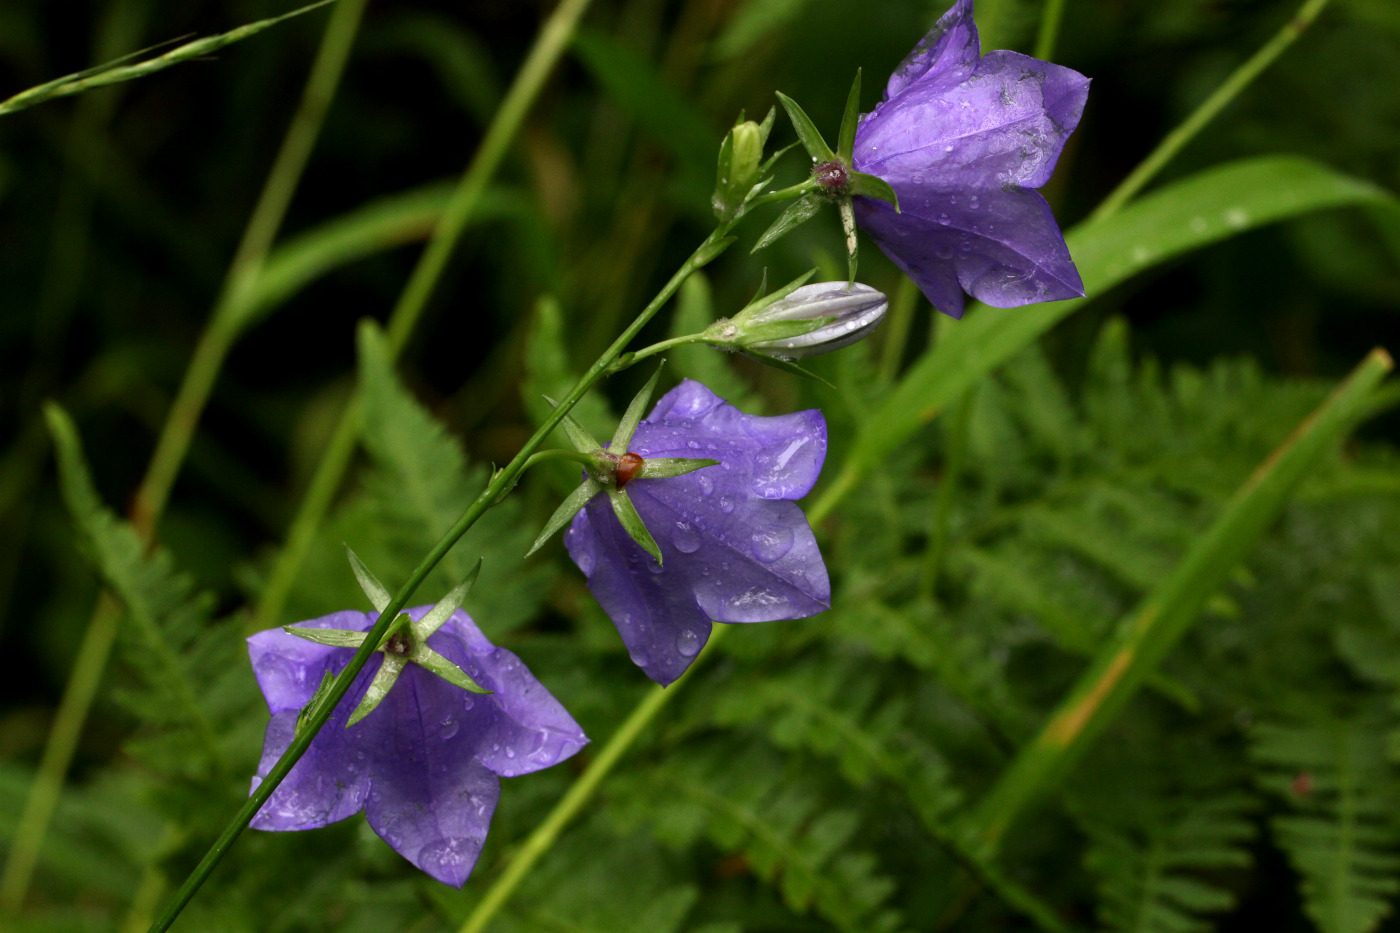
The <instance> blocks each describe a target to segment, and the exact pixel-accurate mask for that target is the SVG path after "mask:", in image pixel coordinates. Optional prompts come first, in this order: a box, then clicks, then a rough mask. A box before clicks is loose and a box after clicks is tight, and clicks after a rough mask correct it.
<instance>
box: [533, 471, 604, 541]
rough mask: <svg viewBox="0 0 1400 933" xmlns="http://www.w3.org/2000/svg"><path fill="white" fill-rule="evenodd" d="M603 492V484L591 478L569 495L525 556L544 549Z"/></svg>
mask: <svg viewBox="0 0 1400 933" xmlns="http://www.w3.org/2000/svg"><path fill="white" fill-rule="evenodd" d="M602 491H603V484H602V483H600V482H598V481H597V480H595V479H593V478H592V477H591V476H590V477H589V478H588V479H586V480H584V481H583V485H581V486H579V487H578V488H577V489H575V490H574V491H573V492H571V493H569V496H568V498H567V499H565V500H564V501H563V502H561V503H559V508H557V509H555V510H554V514H553V515H551V516H549V521H547V522H545V523H544V530H543V531H541V532H540V534H539V537H537V538H535V543H534V544H532V545H530V550H528V551H526V552H525V556H526V557H529V556H530V555H531V554H533V553H535V552H536V551H538V550H539V549H540V548H541V547H543V546H544V543H545V542H546V541H548V540H549V539H550V538H552V537H554V534H555V532H557V531H559V530H560V529H561V528H563V527H564V526H565V525H567V524H568V523H569V522H571V521H573V520H574V516H575V515H577V514H578V511H579V509H581V508H583V507H584V506H585V505H587V504H588V503H589V501H590V500H591V499H592V498H593V497H594V496H596V495H597V494H598V493H600V492H602Z"/></svg>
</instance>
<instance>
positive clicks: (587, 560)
mask: <svg viewBox="0 0 1400 933" xmlns="http://www.w3.org/2000/svg"><path fill="white" fill-rule="evenodd" d="M574 563H575V564H578V569H579V571H580V572H581V573H582V574H583V575H584V576H585V577H586V576H588V575H589V574H590V573H592V572H593V554H592V553H591V552H589V551H580V552H579V553H578V556H577V557H575V558H574Z"/></svg>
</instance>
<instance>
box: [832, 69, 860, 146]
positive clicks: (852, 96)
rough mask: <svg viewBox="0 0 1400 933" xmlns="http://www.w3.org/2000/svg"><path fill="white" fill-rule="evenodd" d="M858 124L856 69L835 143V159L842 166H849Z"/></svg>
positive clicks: (858, 76)
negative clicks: (838, 137)
mask: <svg viewBox="0 0 1400 933" xmlns="http://www.w3.org/2000/svg"><path fill="white" fill-rule="evenodd" d="M859 122H860V69H859V68H857V69H856V79H855V80H854V81H852V82H851V91H850V93H849V94H847V95H846V112H845V113H844V114H842V116H841V136H840V139H838V140H837V143H836V158H837V160H839V161H840V162H841V164H842V165H847V166H849V165H850V164H851V161H852V156H853V155H854V154H855V151H856V124H858V123H859Z"/></svg>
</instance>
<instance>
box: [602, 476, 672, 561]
mask: <svg viewBox="0 0 1400 933" xmlns="http://www.w3.org/2000/svg"><path fill="white" fill-rule="evenodd" d="M608 501H610V502H611V503H612V507H613V514H614V515H616V516H617V520H618V521H619V522H621V523H622V530H623V531H625V532H627V534H628V535H629V536H630V537H631V538H632V540H633V541H636V542H637V543H638V544H640V545H641V546H642V549H643V550H644V551H646V552H647V553H648V554H650V555H651V556H652V557H653V558H654V559H655V560H656V562H657V563H658V564H659V563H661V548H659V547H657V546H656V539H655V538H653V537H652V536H651V532H650V531H647V526H646V524H645V523H644V522H643V521H642V517H641V516H640V515H638V514H637V507H636V506H634V505H633V504H632V500H631V499H630V498H628V496H627V491H626V490H624V489H609V490H608Z"/></svg>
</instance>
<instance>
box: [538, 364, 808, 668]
mask: <svg viewBox="0 0 1400 933" xmlns="http://www.w3.org/2000/svg"><path fill="white" fill-rule="evenodd" d="M629 450H630V451H631V452H633V453H636V454H639V455H640V456H641V457H643V458H651V457H688V458H696V457H708V458H713V459H715V460H718V461H720V462H719V464H718V465H716V466H709V467H705V468H704V469H700V470H696V471H695V472H693V473H687V474H685V475H684V476H674V477H668V478H664V479H661V478H658V479H633V480H631V481H630V482H628V484H627V490H626V491H627V493H628V494H629V496H630V497H631V499H632V502H633V503H634V505H635V506H636V509H637V512H638V514H640V515H641V517H642V520H643V522H645V524H646V527H647V529H648V530H649V531H650V532H651V535H652V537H653V538H654V539H655V541H656V544H657V545H658V547H659V548H660V550H661V555H662V558H663V562H662V563H660V564H658V563H657V562H656V561H655V560H654V559H653V558H652V557H651V556H650V555H649V554H647V553H646V551H645V550H643V549H642V547H641V545H639V544H637V543H636V542H635V541H634V540H633V539H632V538H631V537H630V536H629V535H628V534H627V532H626V531H624V530H623V528H622V525H621V523H619V522H618V520H617V518H616V516H615V515H614V514H613V511H612V509H611V508H610V507H609V504H608V501H607V498H606V497H604V496H601V495H600V496H596V497H594V499H593V500H592V501H591V502H589V504H588V505H587V506H585V507H584V509H583V510H582V511H580V512H579V513H578V514H577V515H576V516H574V520H573V523H572V524H571V525H570V526H569V530H568V533H567V534H566V535H565V538H564V543H565V545H566V546H567V547H568V549H569V556H570V557H572V558H573V560H574V563H575V564H577V565H578V568H579V569H580V570H582V571H583V573H584V575H585V576H586V577H587V578H588V588H589V589H590V590H592V592H593V595H594V596H595V597H596V598H597V600H598V602H599V604H600V605H602V607H603V610H604V611H605V612H607V614H608V617H609V618H611V619H612V621H613V624H614V625H616V626H617V630H618V633H619V634H620V635H621V636H622V640H623V642H624V643H625V644H626V645H627V650H628V652H629V653H630V654H631V656H632V660H633V662H634V663H636V665H637V666H638V667H640V668H641V669H642V670H643V671H645V672H646V675H647V676H648V677H650V678H651V679H652V680H654V681H656V682H657V683H659V684H661V685H662V686H665V685H666V684H669V683H671V682H672V681H674V680H675V679H676V678H677V677H679V676H680V675H681V674H683V673H685V670H686V668H688V667H689V666H690V663H691V662H692V661H693V660H695V656H696V655H698V654H699V653H700V649H701V648H703V647H704V646H705V642H706V641H707V640H708V639H709V637H710V623H711V622H712V621H714V622H772V621H775V620H778V619H801V618H805V617H807V616H810V615H815V614H816V613H818V612H822V611H824V610H826V609H829V608H830V607H831V583H830V581H829V580H828V578H827V574H826V565H825V564H824V563H823V562H822V556H821V552H820V551H819V550H818V549H817V541H816V538H815V537H814V536H813V534H812V529H811V527H810V526H809V525H808V524H807V519H806V517H805V516H804V515H803V514H802V510H801V509H800V508H798V506H797V504H796V503H795V502H794V501H792V500H795V499H800V498H802V497H803V496H805V495H806V494H807V492H808V491H809V490H810V489H811V488H812V486H813V484H814V483H816V481H817V475H818V474H819V473H820V472H821V467H822V462H823V461H824V460H825V459H826V419H825V418H823V417H822V414H821V412H819V411H816V410H815V409H813V410H809V411H800V412H795V413H793V414H790V415H782V416H779V417H772V418H765V417H758V416H754V415H746V414H744V413H743V412H741V411H739V410H738V409H737V408H735V407H734V406H733V405H730V404H729V403H728V402H726V401H725V400H724V399H722V398H720V397H719V396H717V395H715V394H714V393H713V392H711V391H710V390H709V389H707V388H706V387H705V386H703V385H701V384H700V383H698V382H694V381H692V380H689V379H687V380H685V381H684V382H682V383H681V384H680V385H679V386H677V387H676V388H674V389H672V390H671V391H670V392H668V393H667V394H666V395H665V396H664V397H663V398H662V399H661V400H660V401H659V402H657V404H656V407H655V408H654V409H653V410H652V412H651V414H650V415H649V416H648V417H647V418H646V419H645V420H644V421H642V422H641V424H640V425H638V427H637V432H636V434H635V435H634V436H633V438H632V442H631V444H630V445H629Z"/></svg>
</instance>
